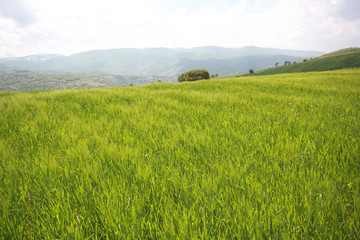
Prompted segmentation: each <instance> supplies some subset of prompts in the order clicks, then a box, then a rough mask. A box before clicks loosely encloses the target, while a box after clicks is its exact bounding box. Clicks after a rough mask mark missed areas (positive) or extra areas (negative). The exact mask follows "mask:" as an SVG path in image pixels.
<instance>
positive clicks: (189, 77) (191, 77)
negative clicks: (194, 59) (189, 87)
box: [178, 69, 210, 82]
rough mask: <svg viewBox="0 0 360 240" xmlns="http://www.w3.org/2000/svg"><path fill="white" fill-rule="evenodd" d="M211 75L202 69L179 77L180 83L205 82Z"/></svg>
mask: <svg viewBox="0 0 360 240" xmlns="http://www.w3.org/2000/svg"><path fill="white" fill-rule="evenodd" d="M209 78H210V74H209V72H208V70H206V69H200V70H192V71H188V72H186V73H183V74H181V75H180V76H179V77H178V81H179V82H185V81H197V80H203V79H209Z"/></svg>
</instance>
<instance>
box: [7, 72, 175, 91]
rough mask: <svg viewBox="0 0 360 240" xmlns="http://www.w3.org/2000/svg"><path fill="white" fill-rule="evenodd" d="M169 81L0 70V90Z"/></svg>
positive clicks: (141, 77) (123, 76)
mask: <svg viewBox="0 0 360 240" xmlns="http://www.w3.org/2000/svg"><path fill="white" fill-rule="evenodd" d="M157 81H162V82H170V81H175V79H169V78H166V77H160V76H141V75H111V74H97V73H74V74H58V75H48V74H41V73H36V72H31V71H27V70H10V71H0V91H35V90H49V89H70V88H101V87H112V86H129V85H141V84H148V83H152V82H157Z"/></svg>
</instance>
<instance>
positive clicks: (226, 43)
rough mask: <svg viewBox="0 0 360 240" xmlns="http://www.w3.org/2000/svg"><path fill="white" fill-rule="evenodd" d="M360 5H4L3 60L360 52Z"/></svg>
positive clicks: (273, 0)
mask: <svg viewBox="0 0 360 240" xmlns="http://www.w3.org/2000/svg"><path fill="white" fill-rule="evenodd" d="M359 12H360V0H51V1H50V0H0V57H18V56H25V55H31V54H40V53H58V54H65V55H69V54H73V53H77V52H82V51H87V50H93V49H109V48H147V47H170V48H172V47H185V48H191V47H198V46H209V45H216V46H222V47H243V46H259V47H271V48H283V49H298V50H317V51H323V52H330V51H333V50H338V49H342V48H347V47H359V46H360V13H359Z"/></svg>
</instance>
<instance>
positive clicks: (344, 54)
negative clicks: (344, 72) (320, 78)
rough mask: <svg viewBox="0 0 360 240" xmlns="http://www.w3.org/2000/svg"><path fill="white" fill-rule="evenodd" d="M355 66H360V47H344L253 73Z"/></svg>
mask: <svg viewBox="0 0 360 240" xmlns="http://www.w3.org/2000/svg"><path fill="white" fill-rule="evenodd" d="M354 67H360V48H347V49H342V50H339V51H336V52H332V53H328V54H325V55H322V56H320V57H317V58H314V59H311V60H307V61H302V62H299V63H295V64H294V63H292V64H290V65H287V66H280V67H274V68H270V69H266V70H262V71H258V72H255V73H253V74H252V75H271V74H279V73H297V72H312V71H326V70H335V69H343V68H354Z"/></svg>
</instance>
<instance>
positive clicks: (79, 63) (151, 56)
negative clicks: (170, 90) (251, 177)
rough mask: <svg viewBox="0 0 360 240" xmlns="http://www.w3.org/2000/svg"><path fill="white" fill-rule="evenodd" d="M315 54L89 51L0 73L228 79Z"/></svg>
mask: <svg viewBox="0 0 360 240" xmlns="http://www.w3.org/2000/svg"><path fill="white" fill-rule="evenodd" d="M322 54H323V53H321V52H316V51H298V50H283V49H275V48H260V47H243V48H223V47H215V46H208V47H197V48H191V49H185V48H171V49H170V48H145V49H134V48H123V49H107V50H93V51H88V52H81V53H76V54H73V55H70V56H62V55H58V54H42V55H31V56H26V57H20V58H0V70H14V69H22V70H30V71H36V72H39V73H44V74H64V73H83V72H94V73H106V74H137V75H153V76H154V75H157V76H169V77H172V79H174V77H176V76H178V75H180V74H181V73H183V72H186V71H188V70H192V69H207V70H208V71H209V72H210V73H211V74H215V73H217V74H219V75H230V74H237V73H246V72H248V71H249V69H253V70H255V71H256V70H261V69H266V68H269V67H273V66H275V63H277V62H278V63H280V64H283V63H284V62H285V61H291V62H295V61H297V62H299V61H302V60H303V59H306V58H312V57H318V56H320V55H322Z"/></svg>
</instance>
